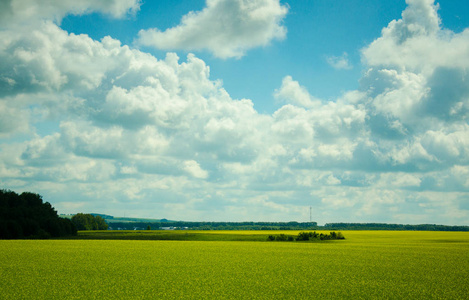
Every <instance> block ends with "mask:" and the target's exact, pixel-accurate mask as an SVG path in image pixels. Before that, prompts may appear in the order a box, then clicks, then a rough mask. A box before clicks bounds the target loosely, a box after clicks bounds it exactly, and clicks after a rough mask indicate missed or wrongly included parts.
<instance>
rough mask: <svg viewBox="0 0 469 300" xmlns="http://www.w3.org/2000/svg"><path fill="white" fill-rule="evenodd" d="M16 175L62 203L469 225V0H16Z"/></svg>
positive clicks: (96, 208) (175, 215)
mask: <svg viewBox="0 0 469 300" xmlns="http://www.w3.org/2000/svg"><path fill="white" fill-rule="evenodd" d="M2 6H3V7H2V10H1V11H2V13H0V30H1V31H0V35H1V36H0V40H1V42H0V61H1V62H2V64H1V65H0V88H1V91H2V92H0V116H1V119H0V120H1V121H0V184H1V186H2V187H3V188H7V189H11V190H15V191H18V192H21V191H33V192H38V193H40V194H41V195H43V196H44V199H45V200H46V201H49V202H51V203H52V204H53V206H54V207H56V208H57V209H58V211H59V212H60V213H77V212H99V213H107V214H111V215H116V216H122V215H124V214H125V215H126V216H134V217H154V218H169V219H177V220H206V221H222V220H225V221H245V220H254V221H290V220H295V221H307V220H309V207H310V206H312V207H313V218H314V219H315V220H316V221H318V222H319V223H320V224H322V223H326V222H341V221H343V222H389V223H412V224H415V223H441V224H466V225H467V224H468V221H469V126H468V123H467V117H468V113H469V87H468V84H467V82H468V80H469V78H468V77H467V71H468V68H469V30H466V28H469V15H468V13H467V11H469V9H468V8H469V7H468V6H469V4H468V3H467V2H466V1H462V0H461V1H454V0H453V1H449V0H444V1H436V2H434V1H432V0H407V1H404V0H402V1H375V0H374V1H371V0H370V1H368V0H366V1H355V0H353V1H352V0H349V1H345V0H344V1H330V0H327V1H326V0H318V1H292V2H289V1H277V0H251V1H242V0H239V1H238V0H236V1H235V0H230V1H228V0H210V1H187V0H179V1H146V2H139V1H136V0H109V1H105V2H96V1H94V2H93V1H81V2H78V3H75V2H74V1H57V2H54V1H50V2H49V3H48V4H47V5H44V4H39V2H38V1H17V0H12V1H7V2H5V3H4V4H2Z"/></svg>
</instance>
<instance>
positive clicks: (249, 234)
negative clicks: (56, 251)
mask: <svg viewBox="0 0 469 300" xmlns="http://www.w3.org/2000/svg"><path fill="white" fill-rule="evenodd" d="M299 232H301V231H260V230H259V231H247V230H246V231H237V230H226V231H221V230H219V231H217V230H200V231H196V230H97V231H79V232H78V236H76V237H66V239H83V240H155V241H168V240H172V241H251V242H253V241H257V242H265V241H267V240H268V239H267V238H268V236H269V235H279V234H284V235H287V236H292V237H296V236H297V235H298V233H299ZM321 232H322V233H325V234H329V233H330V231H318V233H321Z"/></svg>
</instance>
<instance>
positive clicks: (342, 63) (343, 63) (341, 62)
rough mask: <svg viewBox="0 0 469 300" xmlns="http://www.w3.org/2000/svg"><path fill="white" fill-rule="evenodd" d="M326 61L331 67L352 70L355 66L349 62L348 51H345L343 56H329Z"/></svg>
mask: <svg viewBox="0 0 469 300" xmlns="http://www.w3.org/2000/svg"><path fill="white" fill-rule="evenodd" d="M326 61H327V63H328V64H329V65H330V66H331V67H333V68H334V69H337V70H350V69H352V68H353V66H352V65H351V64H350V62H349V59H348V54H347V52H344V53H343V54H342V55H341V56H334V55H330V56H327V57H326Z"/></svg>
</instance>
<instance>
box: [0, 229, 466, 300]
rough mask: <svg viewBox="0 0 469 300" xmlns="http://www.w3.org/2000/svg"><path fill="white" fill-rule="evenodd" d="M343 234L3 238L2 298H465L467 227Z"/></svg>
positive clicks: (0, 261) (0, 245)
mask: <svg viewBox="0 0 469 300" xmlns="http://www.w3.org/2000/svg"><path fill="white" fill-rule="evenodd" d="M215 233H216V232H215ZM236 233H237V234H239V232H236ZM268 233H269V234H272V232H268ZM278 233H286V234H296V233H297V232H293V233H292V232H274V234H278ZM226 234H229V233H226ZM249 234H252V232H249ZM263 234H265V232H264V233H263ZM343 234H344V236H345V238H346V240H343V241H327V242H320V243H307V242H306V243H302V242H253V241H244V242H239V241H238V242H237V241H151V240H9V241H6V240H2V241H0V256H1V258H0V277H1V281H0V299H344V298H347V299H432V298H433V299H468V298H469V233H467V232H407V231H405V232H400V231H343Z"/></svg>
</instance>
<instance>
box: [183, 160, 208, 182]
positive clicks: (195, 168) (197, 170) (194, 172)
mask: <svg viewBox="0 0 469 300" xmlns="http://www.w3.org/2000/svg"><path fill="white" fill-rule="evenodd" d="M183 169H184V170H185V171H186V172H187V173H189V174H190V175H191V176H193V177H195V178H202V179H205V178H207V177H208V172H207V171H205V170H204V169H202V168H201V167H200V165H199V163H198V162H196V161H195V160H187V161H185V162H184V166H183Z"/></svg>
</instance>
